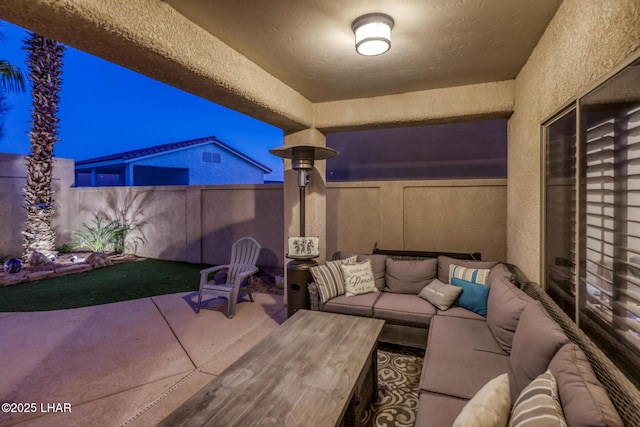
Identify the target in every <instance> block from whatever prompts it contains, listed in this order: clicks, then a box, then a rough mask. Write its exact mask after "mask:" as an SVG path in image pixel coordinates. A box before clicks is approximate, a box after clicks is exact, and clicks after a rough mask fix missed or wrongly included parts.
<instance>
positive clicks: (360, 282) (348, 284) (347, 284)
mask: <svg viewBox="0 0 640 427" xmlns="http://www.w3.org/2000/svg"><path fill="white" fill-rule="evenodd" d="M340 268H341V269H342V275H343V276H344V290H345V295H346V296H348V297H352V296H355V295H360V294H368V293H369V292H378V288H376V282H375V279H374V278H373V268H371V260H366V261H363V262H358V263H355V264H341V265H340Z"/></svg>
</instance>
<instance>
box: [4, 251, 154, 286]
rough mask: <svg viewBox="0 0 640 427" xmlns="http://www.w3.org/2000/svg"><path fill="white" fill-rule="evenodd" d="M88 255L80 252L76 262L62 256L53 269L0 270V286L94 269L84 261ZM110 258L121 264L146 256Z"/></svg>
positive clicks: (68, 256) (113, 261) (113, 256)
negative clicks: (11, 271)
mask: <svg viewBox="0 0 640 427" xmlns="http://www.w3.org/2000/svg"><path fill="white" fill-rule="evenodd" d="M88 255H89V253H86V254H79V255H78V260H77V261H76V262H75V263H72V262H71V261H70V259H69V258H70V255H67V256H61V257H59V258H58V260H56V264H55V265H54V269H53V270H42V271H31V270H30V269H29V266H28V265H27V266H25V267H23V268H22V270H20V271H19V272H18V273H5V272H4V271H0V287H2V286H11V285H17V284H19V283H28V282H35V281H38V280H42V279H48V278H52V277H61V276H66V275H69V274H76V273H82V272H84V271H89V270H93V269H94V268H93V267H92V266H91V265H89V264H87V263H86V262H85V261H84V260H85V258H86V256H88ZM109 259H110V260H111V262H112V263H113V264H121V263H123V262H130V261H140V260H143V259H144V258H141V257H138V256H136V255H111V256H109Z"/></svg>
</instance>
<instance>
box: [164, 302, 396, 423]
mask: <svg viewBox="0 0 640 427" xmlns="http://www.w3.org/2000/svg"><path fill="white" fill-rule="evenodd" d="M383 325H384V321H382V320H379V319H370V318H364V317H357V316H346V315H341V314H332V313H324V312H318V311H308V310H298V311H297V312H296V313H295V314H294V315H293V316H292V317H291V318H290V319H288V320H287V321H286V322H284V323H283V324H282V325H281V326H280V327H278V329H276V330H275V331H273V332H272V333H271V334H269V335H268V336H267V337H266V338H265V339H263V340H262V341H261V342H260V343H258V344H257V345H256V346H255V347H254V348H252V349H251V350H250V351H249V352H247V353H245V354H244V355H243V356H242V357H241V358H239V359H238V360H237V361H235V362H234V363H233V364H232V365H231V366H229V368H227V369H226V370H225V371H224V372H222V373H221V374H220V375H219V376H218V377H216V378H214V379H213V380H212V381H211V382H210V383H209V384H207V385H206V386H205V387H203V388H202V389H201V390H200V391H199V392H198V393H196V394H195V395H194V396H192V397H191V398H190V399H189V400H187V401H186V402H185V403H183V404H182V405H181V406H180V407H179V408H178V409H176V410H175V411H174V412H173V413H172V414H170V415H169V416H168V417H167V418H165V419H164V420H163V421H162V422H161V423H160V425H161V426H172V427H173V426H184V425H189V426H243V427H244V426H253V425H260V426H270V425H273V426H276V425H277V426H296V427H298V426H313V427H320V426H335V425H338V424H339V423H340V421H341V420H342V417H343V415H344V413H345V411H346V409H347V406H348V404H349V401H350V400H351V397H352V395H353V392H354V388H355V385H356V382H357V380H358V377H359V376H360V373H361V372H362V369H363V367H364V366H366V365H367V363H369V361H370V360H371V357H372V352H373V350H374V349H375V348H376V343H377V340H378V337H379V335H380V332H381V331H382V326H383Z"/></svg>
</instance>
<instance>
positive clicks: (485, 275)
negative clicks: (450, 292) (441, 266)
mask: <svg viewBox="0 0 640 427" xmlns="http://www.w3.org/2000/svg"><path fill="white" fill-rule="evenodd" d="M490 272H491V270H490V269H488V268H487V269H484V268H483V269H479V268H466V267H461V266H459V265H456V264H451V265H450V266H449V282H451V279H453V278H454V277H455V278H456V279H462V280H464V281H466V282H471V283H477V284H479V285H486V284H487V282H488V281H489V273H490Z"/></svg>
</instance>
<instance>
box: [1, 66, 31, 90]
mask: <svg viewBox="0 0 640 427" xmlns="http://www.w3.org/2000/svg"><path fill="white" fill-rule="evenodd" d="M0 79H1V81H2V86H4V88H5V89H6V90H8V91H9V92H17V93H21V92H24V91H26V90H27V85H26V83H25V81H26V77H25V76H24V74H23V73H22V71H21V70H20V69H19V68H18V67H16V66H15V65H13V64H10V63H9V62H8V61H6V60H4V59H0Z"/></svg>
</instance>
